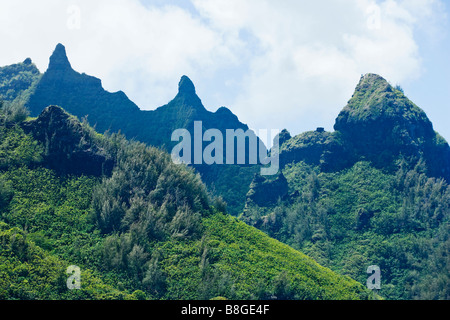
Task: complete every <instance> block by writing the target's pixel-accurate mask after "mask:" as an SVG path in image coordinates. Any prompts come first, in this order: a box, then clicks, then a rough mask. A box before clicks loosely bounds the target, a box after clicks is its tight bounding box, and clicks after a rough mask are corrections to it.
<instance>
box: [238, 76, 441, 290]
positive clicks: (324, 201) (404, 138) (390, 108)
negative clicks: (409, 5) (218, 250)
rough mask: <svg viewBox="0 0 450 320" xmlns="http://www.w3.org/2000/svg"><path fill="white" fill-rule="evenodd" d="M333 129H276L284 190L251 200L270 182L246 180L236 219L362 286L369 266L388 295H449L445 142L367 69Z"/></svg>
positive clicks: (399, 94)
mask: <svg viewBox="0 0 450 320" xmlns="http://www.w3.org/2000/svg"><path fill="white" fill-rule="evenodd" d="M335 129H336V131H334V132H324V131H322V130H317V131H311V132H306V133H303V134H300V135H298V136H296V137H290V135H289V133H288V132H286V131H284V132H283V136H284V138H283V139H282V140H280V141H283V143H282V145H281V147H280V150H281V154H280V163H281V164H282V166H283V169H282V180H279V182H278V184H279V183H281V182H283V181H285V182H283V185H284V188H286V189H287V191H286V192H284V194H283V195H281V194H280V196H279V198H278V202H273V201H272V202H271V203H269V202H267V201H259V202H257V201H255V200H254V199H258V198H259V199H263V200H264V194H266V193H267V192H270V190H269V191H267V190H265V191H264V189H262V190H263V191H262V193H261V191H260V186H262V185H264V184H270V183H273V181H269V180H267V179H265V180H264V179H262V180H261V178H259V180H260V181H256V180H255V181H254V182H253V183H252V188H251V190H250V192H249V194H248V197H247V204H246V208H245V210H244V213H243V214H242V216H241V219H242V220H243V221H245V222H246V223H248V224H249V225H252V226H255V227H257V228H259V229H261V230H263V231H265V232H266V233H267V234H269V235H270V236H272V237H274V238H276V239H278V240H280V241H282V242H284V243H287V244H289V245H291V246H292V247H294V248H296V249H299V250H301V251H302V252H305V253H306V254H308V255H310V256H311V257H313V258H314V259H315V260H316V261H318V262H319V263H320V264H322V265H324V266H327V267H329V268H331V269H332V270H334V271H336V272H338V273H340V274H344V275H348V276H350V277H352V278H354V279H357V280H358V281H360V282H361V283H365V282H366V280H367V275H366V274H365V272H366V270H367V268H368V267H369V266H371V265H378V266H379V267H380V269H381V279H382V285H381V291H380V294H381V295H382V296H383V297H386V298H388V299H449V298H450V292H449V288H450V285H449V284H450V279H449V274H450V273H449V270H450V263H449V262H450V261H449V257H448V248H449V244H450V242H449V241H450V240H449V239H450V237H449V236H450V232H449V231H450V230H449V218H450V187H449V185H448V172H449V168H450V166H449V165H448V164H449V161H450V156H449V146H448V144H447V142H445V140H443V139H442V138H441V137H440V136H439V135H438V134H437V133H435V132H434V130H433V127H432V124H431V122H430V120H429V119H428V118H427V116H426V115H425V113H424V112H423V111H422V110H421V109H420V108H418V107H417V106H416V105H414V104H413V103H412V102H411V101H409V100H408V99H407V98H406V97H405V96H404V94H403V93H402V92H401V91H399V90H397V89H395V88H393V87H392V86H390V85H389V83H388V82H387V81H386V80H384V79H383V78H381V77H379V76H377V75H373V74H368V75H366V76H364V77H362V78H361V82H360V83H359V84H358V86H357V88H356V91H355V94H354V95H353V97H352V99H351V100H350V101H349V103H348V105H347V106H346V107H345V108H344V109H343V110H342V112H341V113H340V114H339V116H338V118H337V120H336V125H335ZM280 189H281V188H280V187H277V188H275V189H274V190H273V191H272V192H275V193H276V192H278V190H280Z"/></svg>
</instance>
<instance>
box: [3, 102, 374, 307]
mask: <svg viewBox="0 0 450 320" xmlns="http://www.w3.org/2000/svg"><path fill="white" fill-rule="evenodd" d="M0 121H1V122H0V141H1V144H0V186H1V188H0V237H1V241H0V244H1V247H0V278H1V279H2V281H1V282H0V298H1V299H9V300H13V299H21V300H23V299H212V298H218V297H222V298H227V299H367V298H369V297H370V293H369V292H368V291H367V289H365V288H364V286H363V285H361V284H359V283H358V282H356V281H354V280H352V279H351V278H349V277H346V276H340V275H338V274H336V273H334V272H332V271H331V270H329V269H327V268H324V267H322V266H320V265H319V264H317V262H315V261H314V260H313V259H311V258H309V257H307V256H305V255H304V254H302V253H300V252H298V251H296V250H294V249H292V248H291V247H289V246H287V245H285V244H282V243H280V242H278V241H276V240H274V239H271V238H269V237H268V236H267V235H265V234H264V233H262V232H261V231H258V230H256V229H255V228H253V227H250V226H248V225H246V224H244V223H243V222H241V221H238V220H237V219H236V218H235V217H232V216H230V215H228V214H226V212H225V210H226V205H225V203H224V202H223V200H221V199H220V198H213V197H211V196H210V194H209V193H208V192H207V190H206V187H205V185H204V184H203V183H202V181H201V180H200V177H199V175H198V173H195V172H194V170H193V169H190V168H187V167H186V166H184V165H176V164H174V163H173V162H172V161H171V158H170V156H169V155H168V154H167V153H166V152H164V151H162V150H159V149H156V148H153V147H148V146H146V145H144V144H142V143H139V142H133V141H128V140H126V139H125V138H124V137H123V136H122V135H120V134H117V133H112V134H104V135H102V134H98V133H97V132H95V130H94V129H93V128H92V127H90V126H89V125H88V124H87V122H86V121H81V122H80V121H78V120H77V119H76V118H75V117H73V116H71V115H70V114H68V113H66V112H65V111H64V110H63V109H62V108H60V107H55V106H51V107H48V108H46V109H45V110H44V111H43V112H42V114H41V115H40V116H39V117H38V118H29V117H27V111H26V109H24V107H23V105H21V104H11V103H2V107H1V109H0ZM55 159H57V160H58V161H55ZM78 159H82V165H80V166H77V167H75V166H73V163H74V161H76V160H78ZM93 168H94V169H93ZM84 170H87V172H88V174H85V173H83V171H84ZM71 265H75V266H78V267H79V268H80V270H81V289H80V290H69V289H68V287H67V283H66V281H67V279H68V274H67V273H66V271H67V268H68V267H69V266H71Z"/></svg>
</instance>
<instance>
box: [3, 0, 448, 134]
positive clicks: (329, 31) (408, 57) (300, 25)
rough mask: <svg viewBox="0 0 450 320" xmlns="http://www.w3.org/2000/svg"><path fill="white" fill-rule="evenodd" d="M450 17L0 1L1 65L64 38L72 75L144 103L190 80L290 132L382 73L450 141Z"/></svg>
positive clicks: (189, 1)
mask: <svg viewBox="0 0 450 320" xmlns="http://www.w3.org/2000/svg"><path fill="white" fill-rule="evenodd" d="M449 13H450V3H449V1H448V0H382V1H375V0H322V1H299V0H284V1H271V0H245V1H243V0H178V1H177V0H96V1H88V0H70V1H60V0H41V1H33V0H0V36H1V38H2V50H1V51H0V65H8V64H11V63H16V62H19V61H23V60H24V59H25V58H27V57H30V58H32V60H33V61H34V62H35V63H36V65H37V66H38V67H39V69H40V70H41V71H42V72H44V71H45V70H46V68H47V65H48V58H49V56H50V54H51V53H52V51H53V49H54V47H55V46H56V44H57V43H63V44H64V45H65V46H66V50H67V53H68V55H69V59H70V61H71V63H72V66H73V67H74V69H75V70H77V71H79V72H85V73H87V74H90V75H93V76H96V77H98V78H100V79H102V82H103V86H104V87H105V89H107V90H109V91H118V90H122V91H124V92H125V93H126V94H127V95H128V96H129V97H130V98H131V99H132V100H133V101H134V102H136V103H137V104H138V106H139V107H140V108H142V109H155V108H157V107H159V106H161V105H164V104H165V103H167V102H168V101H169V100H170V99H172V98H173V97H174V96H175V94H176V90H177V85H178V81H179V79H180V78H181V76H182V75H187V76H189V77H190V78H191V79H192V80H193V82H194V84H195V85H196V89H197V93H198V94H199V96H200V98H201V99H202V101H203V103H204V105H205V107H206V108H207V109H209V110H211V111H215V110H216V109H218V108H219V107H221V106H226V107H228V108H229V109H231V110H232V111H233V112H234V113H235V114H236V115H237V116H238V117H239V118H240V120H241V121H243V122H245V123H247V124H248V125H249V126H250V127H252V128H254V129H256V130H258V129H283V128H286V129H288V130H289V131H290V132H291V133H292V134H298V133H301V132H303V131H306V130H314V129H315V128H316V127H318V126H323V127H325V128H326V130H330V131H331V130H332V129H333V124H334V120H335V118H336V116H337V115H338V113H339V111H340V110H341V109H342V108H343V107H344V106H345V104H346V103H347V101H348V99H349V98H350V97H351V95H352V93H353V90H354V88H355V86H356V84H357V83H358V81H359V77H360V76H361V74H364V73H368V72H371V73H378V74H380V75H381V76H383V77H385V78H386V79H387V80H388V81H389V82H391V83H392V84H394V85H395V84H400V85H401V86H402V87H403V89H404V91H405V93H406V95H407V96H408V97H409V98H410V99H411V100H412V101H414V102H415V103H416V104H417V105H418V106H419V107H421V108H422V109H424V110H425V111H426V112H427V114H428V116H429V118H430V119H431V121H432V122H433V124H434V127H435V129H436V131H438V132H439V133H441V135H443V136H444V137H445V138H446V139H447V140H448V141H450V126H449V125H448V124H447V122H448V120H449V119H450V102H449V101H450V63H449V57H450V35H449V31H448V30H449V29H450V28H449V26H450V23H449ZM3 48H7V49H6V50H4V49H3Z"/></svg>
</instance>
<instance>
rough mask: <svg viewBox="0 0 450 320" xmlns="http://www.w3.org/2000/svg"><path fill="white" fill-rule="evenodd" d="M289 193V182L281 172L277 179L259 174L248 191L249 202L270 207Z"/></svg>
mask: <svg viewBox="0 0 450 320" xmlns="http://www.w3.org/2000/svg"><path fill="white" fill-rule="evenodd" d="M287 194H288V182H287V180H286V178H285V177H284V175H283V174H282V173H281V172H280V173H279V174H278V176H277V177H276V178H275V179H271V180H269V179H267V178H265V177H263V176H261V175H259V174H257V175H255V178H254V179H253V181H252V184H251V185H250V191H249V192H248V193H247V204H249V203H252V204H256V205H257V206H259V207H270V206H273V205H275V204H276V203H277V201H278V200H279V199H281V200H283V199H284V198H285V197H286V196H287Z"/></svg>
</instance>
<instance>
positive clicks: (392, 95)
mask: <svg viewBox="0 0 450 320" xmlns="http://www.w3.org/2000/svg"><path fill="white" fill-rule="evenodd" d="M334 129H335V131H334V132H325V131H324V130H322V129H321V128H318V130H316V131H310V132H305V133H302V134H300V135H298V136H296V137H293V138H290V139H287V141H285V142H284V143H283V144H281V146H280V164H281V165H282V166H284V165H286V164H288V163H291V162H299V161H304V162H306V163H308V164H312V165H319V166H320V167H321V170H323V171H328V172H329V171H338V170H342V169H344V168H349V167H351V166H352V165H353V164H355V163H356V162H358V161H361V160H365V161H369V162H371V163H372V165H374V166H375V167H376V168H379V169H383V170H388V171H390V172H393V171H395V170H396V168H397V167H398V162H399V161H403V160H404V161H405V163H407V164H408V165H409V168H413V167H414V166H415V165H416V164H417V163H418V162H419V161H420V160H423V161H424V163H425V166H426V170H427V174H428V175H429V176H432V177H436V178H443V179H445V180H446V181H447V182H448V181H450V147H449V145H448V143H447V142H446V141H445V139H443V138H442V137H441V136H440V135H439V134H438V133H436V132H435V131H434V130H433V125H432V123H431V121H430V120H429V119H428V117H427V115H426V114H425V112H424V111H423V110H422V109H420V108H419V107H418V106H416V105H415V104H414V103H413V102H412V101H410V100H409V99H408V98H407V97H406V96H405V95H404V93H403V92H402V91H401V90H398V89H396V88H394V87H392V86H391V85H390V84H389V83H388V82H387V81H386V80H385V79H384V78H382V77H380V76H379V75H376V74H366V75H364V76H363V77H361V80H360V82H359V84H358V85H357V87H356V89H355V93H354V94H353V96H352V98H351V99H350V100H349V102H348V104H347V105H346V106H345V107H344V109H343V110H342V111H341V112H340V113H339V115H338V117H337V119H336V123H335V125H334Z"/></svg>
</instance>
